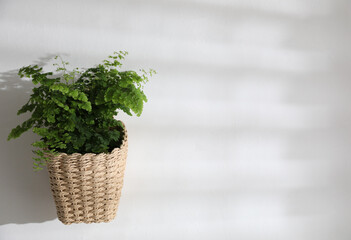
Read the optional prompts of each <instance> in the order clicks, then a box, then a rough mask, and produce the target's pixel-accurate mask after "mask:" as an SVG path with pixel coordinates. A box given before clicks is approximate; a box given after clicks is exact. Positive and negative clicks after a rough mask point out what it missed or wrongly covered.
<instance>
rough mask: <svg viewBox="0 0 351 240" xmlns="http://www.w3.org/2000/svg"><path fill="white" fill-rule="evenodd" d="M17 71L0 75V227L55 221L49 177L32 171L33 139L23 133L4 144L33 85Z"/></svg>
mask: <svg viewBox="0 0 351 240" xmlns="http://www.w3.org/2000/svg"><path fill="white" fill-rule="evenodd" d="M54 56H55V55H51V54H50V55H47V56H46V57H43V58H40V59H39V60H37V61H35V62H34V64H37V65H39V66H44V65H45V64H46V63H47V62H48V61H49V60H50V59H52V58H53V57H54ZM17 72H18V70H11V71H7V72H2V73H0V103H1V104H0V112H1V118H0V125H1V128H0V152H1V167H0V192H1V195H0V211H1V214H0V225H3V224H8V223H18V224H23V223H37V222H44V221H48V220H52V219H55V218H56V210H55V204H54V201H53V198H52V195H51V190H50V184H49V178H48V174H47V172H46V171H45V169H44V170H43V171H40V172H34V171H33V168H32V166H33V165H32V164H33V161H32V157H33V153H32V146H31V143H33V142H34V141H35V140H36V136H35V135H34V134H33V133H32V132H28V133H24V134H23V135H22V136H21V137H20V138H18V139H13V140H11V141H7V136H8V134H9V132H10V131H11V129H12V128H14V127H16V126H17V125H18V124H20V123H22V121H24V120H25V119H27V118H28V117H29V115H25V114H24V115H23V116H22V115H21V116H17V114H16V113H17V110H18V109H19V108H20V107H21V106H22V105H24V104H25V103H26V102H27V101H28V98H29V95H30V93H31V89H32V87H33V84H32V82H31V81H24V80H22V79H20V78H19V77H18V75H17Z"/></svg>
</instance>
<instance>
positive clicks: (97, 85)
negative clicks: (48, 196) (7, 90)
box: [8, 51, 156, 170]
mask: <svg viewBox="0 0 351 240" xmlns="http://www.w3.org/2000/svg"><path fill="white" fill-rule="evenodd" d="M126 55H127V52H125V51H119V52H114V54H113V55H111V56H109V57H108V58H107V59H106V60H104V61H103V62H102V63H101V64H99V65H97V66H95V67H92V68H89V69H86V70H84V71H81V70H79V69H78V68H75V69H74V70H73V71H68V70H67V65H68V64H69V63H68V62H65V61H63V60H62V59H61V57H56V58H55V59H58V60H60V63H56V64H54V65H55V66H56V67H57V69H56V72H44V71H43V68H42V67H39V66H37V65H34V66H32V65H29V66H26V67H23V68H21V69H20V70H19V72H18V75H19V76H20V77H21V78H24V77H26V78H30V79H31V80H32V82H33V83H34V84H35V85H37V84H39V86H37V87H35V88H33V93H32V94H31V95H30V98H29V100H28V102H27V103H26V104H25V105H24V106H23V107H22V108H21V109H20V110H18V112H17V115H20V114H23V113H26V112H31V117H30V118H29V119H27V120H26V121H24V122H23V123H22V124H21V125H18V126H17V127H15V128H14V129H12V131H11V132H10V134H9V136H8V140H10V139H13V138H18V137H19V136H21V134H22V133H24V132H26V131H28V130H30V129H32V130H33V132H34V133H36V134H38V135H39V136H40V137H41V138H40V140H39V141H36V142H34V143H33V144H32V145H33V146H34V147H36V148H37V150H35V151H33V152H34V153H35V154H36V157H34V158H33V159H34V160H35V161H34V169H35V170H40V169H42V168H43V166H44V165H45V164H46V163H47V161H48V160H49V157H48V156H50V155H55V154H58V153H67V154H72V153H82V154H84V153H102V152H109V151H111V150H112V149H113V148H115V147H119V145H120V144H121V140H122V138H123V136H122V134H123V128H124V126H123V124H122V123H121V122H120V121H118V120H116V119H115V116H116V115H117V114H118V112H119V111H123V112H125V113H126V114H128V115H132V112H133V113H134V114H135V115H137V116H140V114H141V113H142V111H143V105H144V102H146V101H147V98H146V96H145V94H144V92H143V86H144V84H145V83H146V82H147V81H148V78H149V77H151V76H152V75H153V74H154V73H156V72H155V71H154V70H152V69H151V70H149V71H145V70H143V69H141V72H140V73H139V74H138V73H137V72H135V71H122V70H121V66H122V63H121V61H122V60H123V59H124V58H125V56H126Z"/></svg>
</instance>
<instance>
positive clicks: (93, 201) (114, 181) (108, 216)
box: [47, 128, 128, 224]
mask: <svg viewBox="0 0 351 240" xmlns="http://www.w3.org/2000/svg"><path fill="white" fill-rule="evenodd" d="M124 129H125V128H124ZM127 151H128V137H127V131H126V130H124V138H123V141H122V145H121V147H120V148H115V149H114V150H113V151H112V152H111V153H100V154H92V153H86V154H84V155H82V154H79V153H74V154H70V155H67V154H65V153H61V154H59V155H57V156H55V157H52V158H51V160H50V161H49V162H48V164H47V169H48V172H49V176H50V183H51V190H52V193H53V197H54V200H55V204H56V210H57V216H58V219H59V220H60V221H61V222H62V223H63V224H71V223H98V222H109V221H111V220H113V219H114V218H115V216H116V212H117V208H118V203H119V199H120V196H121V190H122V186H123V176H124V170H125V166H126V159H127Z"/></svg>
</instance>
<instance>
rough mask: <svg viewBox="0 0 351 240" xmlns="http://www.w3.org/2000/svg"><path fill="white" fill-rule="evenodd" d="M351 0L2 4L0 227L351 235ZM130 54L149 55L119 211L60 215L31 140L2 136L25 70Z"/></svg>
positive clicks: (324, 237) (212, 235)
mask: <svg viewBox="0 0 351 240" xmlns="http://www.w3.org/2000/svg"><path fill="white" fill-rule="evenodd" d="M350 5H351V4H350V1H347V0H340V1H337V0H318V1H317V0H309V1H306V0H285V1H280V0H266V1H259V0H251V1H244V0H203V1H200V0H187V1H186V0H182V1H176V0H171V1H161V0H151V1H140V0H128V1H127V0H125V1H112V0H100V1H97V0H86V1H68V0H66V1H63V0H60V1H47V0H46V1H44V0H41V1H40V0H32V1H24V0H23V1H18V0H17V1H10V0H1V1H0V89H1V90H0V113H1V117H0V126H1V128H0V153H1V155H0V156H1V157H0V158H1V167H0V239H1V240H15V239H16V240H17V239H28V240H31V239H33V240H34V239H35V240H40V239H51V240H56V239H87V240H93V239H120V240H122V239H128V240H132V239H138V240H139V239H152V240H157V239H162V240H164V239H177V240H179V239H191V240H194V239H202V240H203V239H221V240H222V239H240V240H261V239H262V240H263V239H264V240H281V239H284V240H297V239H298V240H330V239H337V240H349V239H351V230H350V227H349V223H350V220H351V207H350V202H351V188H350V180H351V178H350V176H351V175H350V170H351V164H350V153H349V149H350V144H351V138H350V136H351V135H350V133H351V125H350V122H351V121H350V120H351V106H350V100H351V94H350V89H351V88H350V87H351V82H350V73H351V70H350V69H351V68H350V67H349V64H350V57H351V51H350V50H351V47H350V42H351V41H350V40H351V32H350V31H351V30H350V27H349V24H350V21H351V14H350V9H351V8H350V7H351V6H350ZM115 50H128V51H129V52H130V56H129V58H128V59H127V62H126V65H127V67H131V68H139V67H145V68H148V67H152V68H154V69H156V70H157V71H158V75H157V76H156V77H155V78H153V79H152V81H151V82H150V83H149V85H148V87H147V88H146V93H147V95H148V96H149V100H150V101H149V102H148V104H147V105H146V106H145V109H144V114H143V115H142V117H140V118H129V117H126V116H124V115H123V116H122V119H123V120H124V121H125V123H126V124H127V127H128V130H129V135H130V151H129V157H128V165H127V171H126V176H125V186H124V189H123V195H122V199H121V202H120V208H119V211H118V216H117V218H116V220H115V221H113V222H111V223H108V224H92V225H84V224H80V225H71V226H64V225H63V224H61V223H60V222H59V221H58V220H57V219H56V215H55V207H54V204H53V200H52V197H51V193H50V189H49V184H48V179H47V174H46V172H45V171H43V172H40V173H34V172H32V170H31V166H32V165H31V164H32V161H31V157H32V153H31V146H30V143H31V142H33V140H34V139H35V136H34V135H33V134H31V133H27V134H25V135H24V136H23V138H21V139H18V140H15V141H11V142H7V141H6V136H7V134H8V132H9V131H10V129H11V128H12V127H14V126H16V125H17V124H18V123H20V122H21V121H22V120H23V119H24V117H17V116H16V111H17V110H18V108H19V107H20V106H21V105H23V104H24V103H25V101H26V99H27V98H28V96H29V91H30V88H31V83H30V82H25V81H21V80H20V79H18V78H17V76H16V71H17V70H18V68H20V67H22V66H24V65H28V64H32V63H39V64H44V63H48V64H51V62H48V61H49V59H50V58H51V57H52V56H54V55H56V54H60V55H62V56H64V57H65V58H66V59H67V60H69V61H70V62H71V63H72V65H77V66H81V67H87V66H90V65H93V64H96V63H99V62H100V61H101V60H102V59H103V58H104V57H106V56H107V55H109V54H111V53H112V52H113V51H115Z"/></svg>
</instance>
